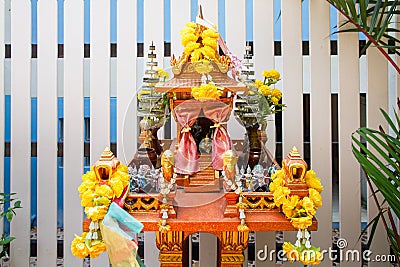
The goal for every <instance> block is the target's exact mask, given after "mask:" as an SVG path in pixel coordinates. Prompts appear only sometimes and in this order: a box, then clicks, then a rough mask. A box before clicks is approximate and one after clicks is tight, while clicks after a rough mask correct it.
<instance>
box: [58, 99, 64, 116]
mask: <svg viewBox="0 0 400 267" xmlns="http://www.w3.org/2000/svg"><path fill="white" fill-rule="evenodd" d="M57 116H58V118H59V119H62V118H64V97H58V98H57Z"/></svg>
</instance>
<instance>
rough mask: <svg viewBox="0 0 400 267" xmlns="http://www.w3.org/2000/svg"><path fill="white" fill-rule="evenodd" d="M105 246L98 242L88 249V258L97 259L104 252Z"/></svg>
mask: <svg viewBox="0 0 400 267" xmlns="http://www.w3.org/2000/svg"><path fill="white" fill-rule="evenodd" d="M106 250H107V248H106V244H104V242H100V243H98V244H96V245H94V246H92V247H90V257H91V258H97V257H98V256H99V255H100V254H101V253H103V252H106Z"/></svg>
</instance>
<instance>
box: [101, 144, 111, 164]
mask: <svg viewBox="0 0 400 267" xmlns="http://www.w3.org/2000/svg"><path fill="white" fill-rule="evenodd" d="M113 158H114V153H112V151H111V150H110V148H109V147H108V146H106V148H104V151H103V153H101V157H100V160H101V161H103V160H111V159H113Z"/></svg>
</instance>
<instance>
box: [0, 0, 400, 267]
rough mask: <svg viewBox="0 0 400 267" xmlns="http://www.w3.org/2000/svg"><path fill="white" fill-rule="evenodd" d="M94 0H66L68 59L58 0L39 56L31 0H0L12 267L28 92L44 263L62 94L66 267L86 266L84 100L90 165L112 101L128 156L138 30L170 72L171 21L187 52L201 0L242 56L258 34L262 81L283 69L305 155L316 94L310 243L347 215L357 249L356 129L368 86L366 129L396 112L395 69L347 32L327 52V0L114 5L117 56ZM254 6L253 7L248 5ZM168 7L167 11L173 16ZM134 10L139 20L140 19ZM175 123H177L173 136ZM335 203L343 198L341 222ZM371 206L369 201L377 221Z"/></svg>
mask: <svg viewBox="0 0 400 267" xmlns="http://www.w3.org/2000/svg"><path fill="white" fill-rule="evenodd" d="M87 2H88V1H82V0H81V1H78V0H64V1H63V12H64V21H63V25H64V36H63V38H64V42H63V44H64V45H63V48H64V56H63V58H58V57H57V53H58V52H57V51H58V29H59V28H58V27H57V25H58V6H57V4H58V3H57V1H56V0H40V1H38V2H37V59H36V58H32V57H31V47H32V46H31V44H32V38H31V34H32V31H31V26H32V21H31V16H32V13H31V1H29V0H14V1H11V0H1V1H0V85H1V86H0V90H1V95H2V96H1V97H0V125H3V129H5V125H6V123H7V121H6V117H5V113H4V112H3V111H4V110H5V101H4V99H5V96H6V95H11V117H10V120H11V149H10V158H11V160H10V162H11V163H10V184H11V189H10V190H11V192H16V193H18V197H19V198H20V199H21V200H22V203H23V207H24V208H23V209H21V210H18V213H17V216H16V217H15V219H14V220H13V221H12V224H11V235H13V236H15V237H16V240H14V241H13V242H12V245H11V266H14V267H23V266H29V259H30V239H29V236H30V231H31V228H30V223H31V215H32V214H31V210H30V205H31V187H32V185H33V184H32V182H31V163H30V162H31V127H30V125H31V116H32V114H31V97H32V96H36V97H37V103H38V105H37V207H38V208H37V266H40V267H49V266H56V260H57V142H58V139H57V132H58V129H57V120H58V116H57V98H58V97H63V99H64V125H63V132H64V139H63V174H64V180H63V181H64V183H63V190H64V199H63V203H64V204H63V208H64V209H63V210H64V222H63V225H64V266H66V267H76V266H82V261H81V260H79V259H76V258H74V257H73V256H72V255H71V252H70V247H69V246H70V243H71V241H72V239H73V238H74V234H75V233H76V234H79V233H81V231H82V219H83V213H82V207H81V206H80V199H79V195H78V192H77V188H78V186H79V184H80V182H81V180H80V179H81V175H82V173H83V167H84V161H83V155H84V104H83V103H84V97H90V164H93V163H94V162H95V161H96V160H97V159H98V157H99V156H100V154H101V152H102V150H103V149H104V147H105V146H106V145H109V144H110V130H111V128H112V127H114V126H113V125H111V124H110V96H114V97H116V98H117V112H116V114H117V115H116V116H117V119H116V121H117V123H116V125H117V129H116V132H117V149H118V151H116V152H117V154H118V157H119V158H120V160H121V161H122V162H125V163H127V162H128V161H129V159H130V157H131V156H132V155H133V154H134V152H135V144H136V141H137V140H136V138H135V137H136V136H137V131H138V130H137V128H136V125H137V123H136V115H135V113H136V111H135V105H134V104H132V103H134V101H135V90H136V89H137V88H138V87H139V86H140V84H141V82H140V81H141V77H142V75H143V71H144V69H143V62H144V59H143V58H142V57H140V58H139V57H137V43H138V40H137V39H138V35H137V32H138V30H137V29H139V27H143V40H139V41H140V42H142V41H143V43H144V55H146V54H147V47H148V45H149V44H150V43H151V42H152V41H153V42H154V44H155V45H156V49H157V50H156V52H157V60H158V62H159V66H164V67H165V68H168V66H169V65H168V62H169V58H165V59H163V58H164V50H163V47H164V40H165V32H164V23H167V24H169V26H167V27H169V29H170V35H171V36H170V39H171V40H170V43H171V54H175V55H179V54H180V53H181V52H182V47H181V44H180V35H179V30H180V29H181V28H182V27H183V25H184V24H185V23H186V22H188V21H190V20H191V19H192V18H193V15H192V14H195V13H196V10H197V5H198V4H201V5H202V6H203V11H204V15H205V17H206V18H207V19H208V20H210V21H213V22H215V23H216V24H219V27H220V30H221V31H223V33H224V35H225V36H224V37H225V40H226V42H227V45H228V47H229V49H230V50H231V51H232V52H233V53H234V54H236V55H238V56H239V57H241V55H242V54H243V53H244V47H245V42H246V40H247V41H253V43H254V61H255V69H256V73H257V75H258V76H260V75H261V73H262V70H263V69H270V68H276V69H278V70H280V71H281V74H282V82H281V84H280V85H279V86H280V87H281V88H282V90H283V95H284V102H285V103H286V104H287V106H288V107H287V109H286V110H285V111H284V113H283V119H282V120H283V125H282V143H283V155H284V156H285V155H287V154H288V152H289V151H290V150H291V148H292V146H294V145H295V146H297V148H298V149H299V150H300V153H304V148H303V141H304V126H303V125H304V123H303V122H304V117H303V105H304V103H303V94H305V93H306V94H309V95H310V118H309V119H310V136H311V138H310V151H311V152H310V154H311V165H312V168H313V169H314V170H315V171H316V173H317V174H318V176H319V177H321V178H322V181H323V184H324V187H325V190H324V191H323V200H324V205H323V207H322V208H320V209H319V210H318V213H317V218H318V221H319V229H318V231H317V232H315V233H313V234H312V241H313V244H315V245H318V246H321V248H322V249H328V248H329V247H331V246H332V235H331V233H332V222H333V220H334V221H338V222H339V225H340V236H341V237H342V238H345V239H346V240H347V242H348V248H351V249H357V250H359V251H361V244H360V242H358V241H357V240H358V237H359V235H360V233H361V223H360V222H361V184H360V178H359V177H360V168H359V165H358V164H357V162H356V160H355V159H354V157H353V156H352V153H351V133H353V132H354V131H355V130H356V129H357V128H358V127H359V126H360V112H361V109H360V92H364V93H366V96H367V97H366V99H367V112H366V116H367V125H368V126H370V127H377V126H378V125H379V124H382V117H381V115H380V113H379V111H378V108H380V107H382V108H384V109H386V110H388V107H390V108H392V107H394V105H395V99H396V96H398V95H400V90H399V89H400V84H399V81H398V75H397V74H396V73H395V72H394V71H393V69H392V68H391V67H390V66H388V64H387V61H386V60H385V59H384V58H383V57H382V56H381V55H380V54H379V53H378V52H377V51H376V50H375V49H374V48H370V49H369V50H368V53H367V55H366V56H363V57H361V59H360V58H359V56H358V47H359V38H358V35H357V34H352V33H348V34H339V35H338V37H337V55H334V56H332V55H331V54H330V42H331V38H330V32H331V28H332V27H333V26H334V25H330V7H329V5H328V4H327V2H326V1H324V0H309V1H305V2H306V4H305V5H306V6H305V7H306V8H307V11H308V12H304V9H303V10H302V1H301V0H283V1H279V0H275V1H272V0H270V1H266V0H247V1H246V0H219V1H213V0H191V1H188V0H137V1H134V0H118V1H116V2H117V4H116V9H117V24H116V25H117V26H116V27H117V51H118V52H117V57H116V58H111V56H110V43H111V41H110V34H111V29H110V13H111V12H110V1H107V0H92V1H90V20H89V18H88V17H87V16H86V15H85V14H84V5H85V3H86V4H87ZM164 5H170V6H168V7H167V6H164ZM276 5H280V9H281V19H280V23H281V25H279V27H280V29H281V55H279V56H275V55H274V41H275V39H276V38H274V29H276V27H278V25H277V22H276V17H277V16H276V11H275V16H274V6H275V9H276ZM139 6H140V7H141V8H138V7H139ZM142 7H143V10H142ZM249 7H252V10H250V11H249V10H247V11H246V9H248V8H249ZM165 8H168V9H169V10H170V14H169V16H167V17H165V12H164V10H165ZM302 12H304V14H303V15H304V16H305V13H309V20H308V23H309V51H310V53H309V56H308V55H306V56H304V55H302V41H303V39H302ZM249 14H250V15H249ZM249 16H250V17H249ZM138 17H139V18H142V19H143V21H140V20H139V21H138ZM166 18H170V19H169V20H167V19H166ZM340 19H341V18H339V20H340ZM88 20H89V21H90V58H84V36H85V33H84V23H85V21H88ZM249 21H250V22H252V25H253V27H252V34H251V35H250V36H251V37H252V39H251V40H249V39H248V36H249V32H247V33H246V30H247V31H248V29H247V28H248V27H246V23H249ZM142 23H143V24H142ZM247 26H248V25H247ZM6 45H7V46H8V45H10V47H11V58H6V56H5V50H6V49H5V47H6ZM396 60H397V61H398V62H399V60H398V58H396ZM34 70H35V71H34ZM36 70H37V71H36ZM3 85H4V86H3ZM8 87H9V88H8ZM36 88H37V89H36ZM332 94H335V95H336V94H337V97H338V128H337V129H332V115H333V114H332V109H331V98H332ZM228 127H229V128H230V133H231V135H232V136H233V137H234V138H241V137H242V135H243V131H241V130H236V129H241V128H240V127H235V126H234V125H231V124H229V125H228ZM175 129H176V126H175V125H174V123H172V126H171V135H172V136H173V137H174V136H175V132H176V131H175ZM332 130H337V131H338V136H339V138H338V141H339V185H338V187H339V189H338V191H339V198H338V202H337V201H332V199H333V195H332V170H333V166H332V161H333V158H332ZM268 136H269V141H268V147H269V149H270V150H271V151H272V152H273V153H274V152H275V149H276V146H275V144H276V137H275V128H274V126H273V125H272V123H270V124H269V127H268ZM0 151H5V132H4V131H0ZM4 157H5V154H4V153H0V170H1V171H0V191H4V190H3V189H4V168H5V167H4ZM32 193H33V194H36V192H32ZM333 202H335V203H338V211H337V212H338V213H335V214H336V215H335V217H334V218H333V216H332V214H333V212H332V210H333V209H332V203H333ZM375 212H376V208H375V207H374V204H373V202H370V203H369V206H368V214H369V217H372V216H374V213H375ZM285 239H289V240H291V241H294V240H295V236H294V234H293V233H285ZM265 245H268V248H270V249H275V233H257V234H256V245H255V246H256V248H255V251H256V254H257V251H259V250H260V249H264V246H265ZM215 248H216V238H215V237H213V236H209V235H206V234H200V253H199V254H200V256H199V259H200V266H202V267H209V266H215V259H216V252H215ZM371 250H372V251H373V252H374V254H386V255H387V254H389V252H388V246H387V244H386V239H385V234H384V232H383V228H382V227H379V228H378V233H377V234H376V237H375V240H374V243H373V247H372V249H371ZM144 258H145V263H146V264H147V266H148V267H153V266H158V261H157V258H158V252H157V249H156V248H155V235H154V233H146V234H145V250H144ZM375 264H377V263H375ZM286 265H290V264H285V266H286ZM388 265H389V263H385V264H380V265H379V266H388ZM91 266H94V267H100V266H102V267H103V266H108V261H107V256H106V255H103V256H101V257H100V258H98V259H94V260H92V261H91ZM256 266H275V263H273V262H269V261H267V262H265V261H261V260H257V259H256ZM321 266H332V261H331V260H329V259H326V260H325V261H324V262H323V263H322V264H321ZM340 266H354V263H353V262H342V263H341V264H340ZM371 266H377V265H374V264H372V265H371Z"/></svg>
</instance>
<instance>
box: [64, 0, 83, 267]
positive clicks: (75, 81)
mask: <svg viewBox="0 0 400 267" xmlns="http://www.w3.org/2000/svg"><path fill="white" fill-rule="evenodd" d="M64 4H65V6H64V12H65V29H64V154H63V156H64V266H65V267H75V266H82V260H80V259H78V258H76V257H74V256H73V255H72V254H71V250H70V246H69V244H71V242H72V240H73V238H74V235H75V234H77V235H79V234H80V233H81V232H82V218H83V214H82V207H81V202H80V199H79V193H78V187H79V185H80V183H81V176H82V172H83V120H84V119H83V118H84V113H83V2H82V1H65V2H64Z"/></svg>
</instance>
